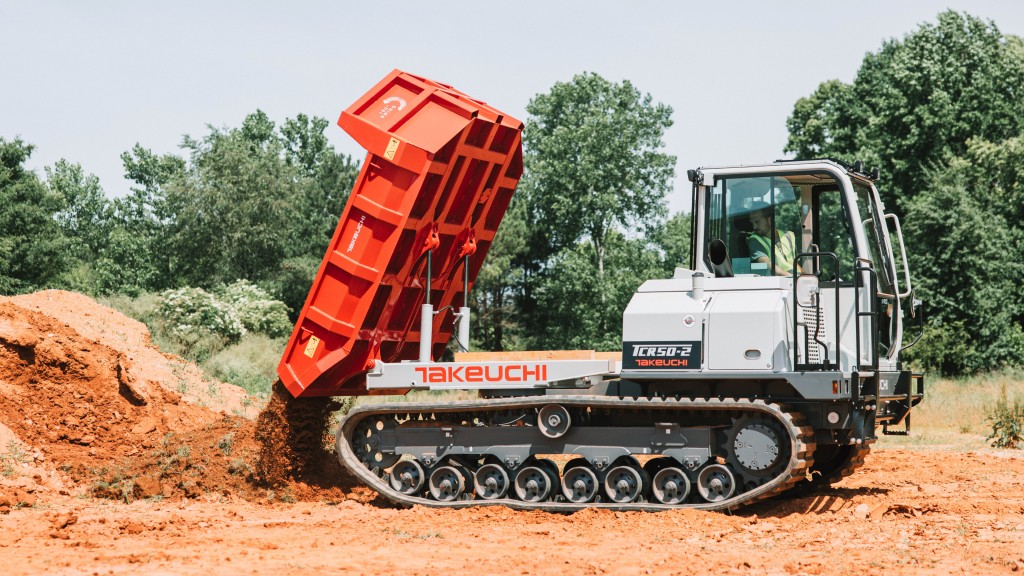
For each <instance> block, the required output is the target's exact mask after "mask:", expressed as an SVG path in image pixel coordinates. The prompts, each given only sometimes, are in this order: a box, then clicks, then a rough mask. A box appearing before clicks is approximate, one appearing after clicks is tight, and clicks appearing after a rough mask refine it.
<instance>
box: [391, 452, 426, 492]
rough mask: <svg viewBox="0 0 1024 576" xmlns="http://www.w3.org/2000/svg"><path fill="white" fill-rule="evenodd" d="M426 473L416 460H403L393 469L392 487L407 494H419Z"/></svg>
mask: <svg viewBox="0 0 1024 576" xmlns="http://www.w3.org/2000/svg"><path fill="white" fill-rule="evenodd" d="M425 479H426V473H425V472H424V471H423V466H421V465H420V463H419V462H417V461H416V460H402V461H401V462H399V463H398V464H395V467H394V468H392V469H391V487H392V488H394V489H395V490H397V491H399V492H401V493H402V494H405V495H409V496H411V495H415V494H419V492H420V490H421V489H422V488H423V482H424V480H425Z"/></svg>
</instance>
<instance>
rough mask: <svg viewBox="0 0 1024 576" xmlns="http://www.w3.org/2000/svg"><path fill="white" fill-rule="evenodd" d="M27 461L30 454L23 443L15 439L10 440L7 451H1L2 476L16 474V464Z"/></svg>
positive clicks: (0, 472)
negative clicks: (23, 447) (27, 453)
mask: <svg viewBox="0 0 1024 576" xmlns="http://www.w3.org/2000/svg"><path fill="white" fill-rule="evenodd" d="M27 461H28V456H27V455H26V454H25V451H24V450H23V449H22V447H21V445H20V444H18V443H17V442H15V441H14V440H11V441H9V442H8V443H7V449H6V451H4V452H0V476H14V474H15V472H16V470H15V466H16V465H17V464H24V463H25V462H27Z"/></svg>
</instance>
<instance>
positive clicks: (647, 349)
mask: <svg viewBox="0 0 1024 576" xmlns="http://www.w3.org/2000/svg"><path fill="white" fill-rule="evenodd" d="M700 360H701V351H700V341H694V342H623V343H622V368H623V369H624V370H630V369H634V370H635V369H657V368H663V369H666V368H667V369H677V370H678V369H684V370H697V369H699V368H700Z"/></svg>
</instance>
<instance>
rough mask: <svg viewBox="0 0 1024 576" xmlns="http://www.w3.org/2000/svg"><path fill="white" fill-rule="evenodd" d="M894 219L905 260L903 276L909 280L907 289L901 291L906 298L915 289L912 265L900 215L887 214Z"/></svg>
mask: <svg viewBox="0 0 1024 576" xmlns="http://www.w3.org/2000/svg"><path fill="white" fill-rule="evenodd" d="M890 218H891V219H892V221H893V222H895V223H896V238H897V239H898V240H899V241H900V259H901V260H903V278H904V279H906V281H907V291H906V292H901V293H900V295H899V296H900V298H906V297H907V296H909V295H910V293H911V292H913V291H914V288H913V287H912V286H911V285H910V265H909V264H908V263H907V247H906V245H905V244H904V243H903V228H902V227H901V226H900V217H899V216H897V215H895V214H886V215H885V219H886V220H888V219H890Z"/></svg>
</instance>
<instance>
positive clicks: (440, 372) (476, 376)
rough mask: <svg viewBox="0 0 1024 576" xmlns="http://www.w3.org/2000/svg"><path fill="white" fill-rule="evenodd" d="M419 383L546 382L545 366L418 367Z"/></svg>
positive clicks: (546, 372)
mask: <svg viewBox="0 0 1024 576" xmlns="http://www.w3.org/2000/svg"><path fill="white" fill-rule="evenodd" d="M415 370H416V372H417V373H418V374H419V375H420V382H422V383H424V384H427V383H430V384H451V383H454V382H469V383H482V382H547V379H548V367H547V364H512V365H507V366H456V367H454V368H453V367H451V366H422V367H420V366H418V367H416V368H415Z"/></svg>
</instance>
